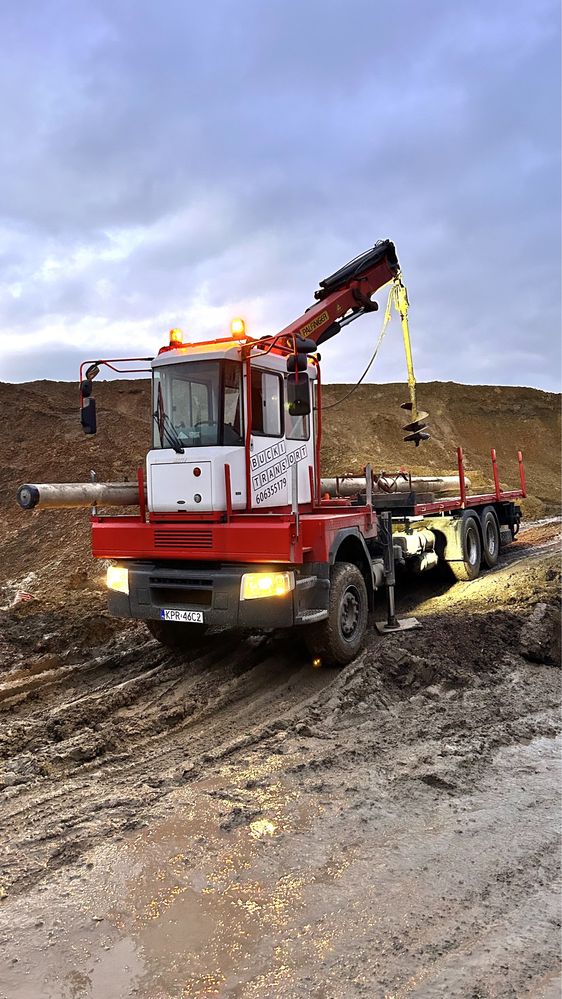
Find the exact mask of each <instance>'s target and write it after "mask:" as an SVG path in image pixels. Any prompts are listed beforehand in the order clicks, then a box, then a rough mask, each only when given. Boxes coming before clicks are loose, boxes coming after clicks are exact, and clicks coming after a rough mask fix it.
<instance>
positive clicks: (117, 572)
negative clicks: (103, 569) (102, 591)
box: [106, 565, 129, 593]
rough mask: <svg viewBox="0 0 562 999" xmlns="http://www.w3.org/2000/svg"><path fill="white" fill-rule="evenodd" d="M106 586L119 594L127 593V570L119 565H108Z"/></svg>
mask: <svg viewBox="0 0 562 999" xmlns="http://www.w3.org/2000/svg"><path fill="white" fill-rule="evenodd" d="M106 582H107V586H108V588H109V589H110V590H117V591H118V592H119V593H128V592H129V570H128V569H124V568H123V567H122V566H120V565H110V566H109V568H108V570H107V579H106Z"/></svg>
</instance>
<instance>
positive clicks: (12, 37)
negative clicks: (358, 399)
mask: <svg viewBox="0 0 562 999" xmlns="http://www.w3.org/2000/svg"><path fill="white" fill-rule="evenodd" d="M558 18H559V15H558V10H557V6H556V4H555V3H554V2H547V0H540V2H537V3H536V4H534V5H529V4H527V3H526V2H524V0H518V2H515V3H512V4H510V5H508V4H505V5H503V4H498V5H490V4H489V3H484V2H483V0H476V2H470V3H469V2H461V3H458V4H454V5H451V4H450V3H448V2H445V0H434V2H433V3H432V4H423V5H421V4H417V3H415V2H413V0H400V2H398V3H396V4H394V5H392V12H391V13H389V12H388V11H387V10H385V9H383V8H382V7H380V6H379V5H376V4H372V3H369V2H367V0H361V2H358V0H355V2H352V3H343V0H341V2H326V0H323V2H322V3H321V2H319V0H311V2H310V3H307V4H300V5H298V6H297V5H296V3H294V2H290V3H280V2H274V3H272V4H268V5H264V4H263V3H261V2H259V3H258V2H257V0H253V2H247V3H245V4H243V5H240V4H237V3H234V2H228V0H217V2H215V3H213V4H209V5H207V8H200V9H196V8H195V7H193V5H187V4H185V3H183V2H181V3H180V2H179V0H178V2H168V3H167V4H165V5H155V4H152V3H149V2H147V0H146V2H138V0H136V2H134V3H133V2H132V0H131V2H122V3H120V4H112V3H109V2H98V3H90V4H83V5H81V6H80V7H79V8H76V7H75V6H74V5H72V4H70V3H54V2H53V3H46V4H44V5H43V7H42V9H41V11H40V12H39V13H37V14H36V15H35V16H34V17H33V18H32V17H30V15H27V16H26V15H23V14H21V13H19V14H18V13H17V12H16V11H15V10H14V8H11V9H10V10H7V9H4V10H3V11H1V12H0V25H1V23H2V21H4V25H3V27H4V37H7V38H8V39H9V46H8V47H9V58H8V59H7V60H5V61H4V63H3V66H2V67H0V81H1V85H2V86H3V87H4V89H5V91H6V93H8V94H9V97H10V99H9V100H4V101H3V102H2V103H1V105H0V127H2V132H3V135H4V136H9V137H10V139H11V141H9V142H7V143H3V146H2V149H3V151H2V152H0V173H1V175H2V180H3V183H2V185H1V188H0V190H1V191H2V192H3V193H2V194H0V199H1V201H0V211H1V216H2V219H3V224H4V231H5V236H4V240H3V245H1V246H0V260H1V261H2V269H1V271H0V330H2V331H5V337H6V343H5V344H3V343H0V371H6V370H7V371H9V372H10V375H9V377H11V378H12V377H13V378H25V377H27V375H26V373H25V368H24V367H23V366H22V365H21V363H20V362H21V359H22V355H20V354H19V353H18V354H14V353H13V352H11V349H10V337H11V336H12V335H14V334H17V335H19V336H23V337H26V336H28V337H29V340H30V343H31V342H35V343H36V342H37V339H38V338H39V342H41V331H42V330H44V329H46V328H52V327H53V326H56V325H57V324H58V323H60V326H61V328H62V327H68V325H69V323H74V322H76V321H78V320H81V319H82V320H84V321H85V322H86V324H87V321H88V319H89V318H91V319H92V320H94V319H98V320H106V321H107V324H108V326H109V325H112V326H113V325H115V324H116V323H118V322H120V321H126V322H127V323H130V322H138V323H139V324H141V323H142V324H143V330H144V329H145V328H146V324H147V322H148V323H150V322H152V321H154V326H155V328H156V329H159V328H160V326H161V323H162V322H163V317H168V316H169V317H170V322H173V323H176V322H180V321H181V316H182V314H183V313H185V312H186V311H188V310H189V306H190V303H191V302H192V301H193V300H194V299H196V298H197V296H198V294H199V293H200V292H201V289H202V288H204V287H207V288H208V296H209V300H210V301H211V302H212V303H213V304H215V305H217V306H229V305H230V303H232V304H236V303H243V302H244V300H247V301H248V302H250V301H252V300H254V299H261V300H262V302H266V303H267V309H265V310H264V311H265V315H266V316H267V325H268V329H275V328H279V327H280V326H282V325H284V324H285V323H286V322H288V321H290V319H291V318H292V317H293V316H294V315H296V314H297V313H298V312H299V311H300V309H301V308H304V307H305V306H306V305H308V304H309V302H310V300H311V296H312V292H313V291H314V288H315V287H316V284H317V281H318V280H319V279H320V278H321V277H323V276H325V274H326V273H327V272H329V271H331V270H332V269H334V268H336V267H337V266H339V265H340V264H341V263H342V262H343V261H344V260H346V259H348V258H349V257H351V256H354V255H355V254H356V253H357V252H359V251H360V250H362V249H364V248H365V247H366V246H368V245H370V244H372V242H373V241H374V240H375V239H376V238H378V237H380V236H390V237H392V238H394V240H395V242H396V244H397V247H398V252H399V256H400V258H401V261H402V264H403V267H404V270H405V274H406V278H407V280H408V285H409V289H410V295H411V300H412V327H413V329H412V332H413V335H414V338H415V344H416V348H417V350H416V354H417V356H418V357H419V361H418V368H421V369H422V370H421V371H420V374H424V375H425V377H427V378H447V379H449V378H464V379H465V380H467V381H471V380H472V381H478V380H482V378H484V379H485V380H489V381H490V382H495V381H510V382H514V383H520V382H521V381H522V380H529V382H530V383H532V384H537V385H542V386H543V387H545V388H555V387H557V382H558V370H559V369H558V367H557V358H558V351H559V346H558V332H559V322H560V319H559V305H558V301H559V295H558V281H559V279H558V273H559V223H558V219H559V216H560V211H559V196H558V161H559V153H558V149H559V142H558V137H557V134H556V130H555V129H553V124H552V123H553V120H555V119H556V115H555V114H554V113H553V109H552V105H553V104H555V103H556V101H557V100H558V97H557V83H555V77H557V70H558V63H559V56H558V48H559V40H558V35H559V25H558ZM115 234H118V235H120V236H123V235H125V236H127V234H131V235H134V234H137V235H139V234H140V241H137V240H132V241H131V246H130V248H129V249H128V250H127V251H126V252H125V253H124V254H123V256H122V257H121V258H119V259H115V258H113V259H112V258H108V257H107V250H108V247H109V246H110V245H111V239H112V236H115ZM12 237H13V238H12ZM12 247H13V252H12ZM80 249H83V250H87V251H88V252H90V253H91V256H92V259H91V261H90V262H89V263H88V264H87V266H84V267H83V268H78V269H76V268H74V269H73V268H72V267H71V266H69V267H68V268H66V269H62V270H61V272H60V273H59V272H57V277H56V279H53V278H52V277H49V278H48V279H45V276H44V274H43V272H42V270H41V265H42V263H43V262H44V260H45V259H46V258H47V257H49V256H53V257H59V258H61V259H66V258H71V257H72V255H73V254H76V253H77V252H78V251H80ZM104 254H106V256H104ZM14 285H15V286H16V292H17V294H14V287H13V286H14ZM19 285H21V289H20V288H19V287H17V286H19ZM92 325H94V324H92ZM359 326H360V324H359V323H358V324H357V326H356V327H354V328H353V329H354V332H353V336H352V335H351V333H349V334H346V336H348V340H347V341H346V344H349V345H350V344H353V351H350V350H349V348H348V347H346V346H345V345H344V343H343V338H342V343H341V346H340V343H339V342H334V343H333V345H332V349H331V350H330V349H327V350H326V351H325V360H326V370H325V375H326V377H328V378H331V379H337V380H340V379H341V380H344V379H346V380H352V378H353V377H354V375H357V374H358V373H359V371H360V370H361V365H362V361H363V354H364V355H365V357H366V356H368V352H369V349H370V344H371V341H372V337H373V331H372V327H371V326H369V329H368V330H367V328H366V327H365V328H363V327H361V330H359ZM96 328H97V327H96ZM355 330H357V332H355ZM202 332H203V333H204V334H207V333H208V332H209V330H207V329H205V330H202ZM96 335H97V336H99V337H102V338H103V332H99V333H98V334H96ZM143 335H144V333H143ZM1 336H2V334H1V333H0V338H1ZM461 343H463V349H462V355H461V352H460V351H459V349H458V348H459V344H461ZM385 349H386V350H387V353H386V354H385V356H384V357H383V358H381V364H380V366H379V369H378V371H374V372H373V378H374V379H376V378H377V377H380V378H384V377H392V378H395V377H399V376H400V374H401V369H400V350H399V343H398V345H396V346H394V345H392V344H391V345H390V346H389V347H388V348H385ZM94 352H96V351H94ZM55 356H57V357H58V361H59V363H61V364H62V365H63V368H64V370H67V367H66V365H65V364H64V362H63V354H58V355H55V352H54V351H52V350H50V348H49V347H48V346H47V347H46V350H45V355H44V358H43V365H44V370H43V371H42V372H41V374H42V375H44V376H45V375H52V376H55V377H61V375H60V373H59V372H58V371H57V370H56V369H54V368H53V364H54V361H55ZM330 358H332V360H330ZM461 362H462V363H461ZM459 367H462V370H458V368H459ZM522 368H523V371H522ZM522 374H524V377H523V378H522Z"/></svg>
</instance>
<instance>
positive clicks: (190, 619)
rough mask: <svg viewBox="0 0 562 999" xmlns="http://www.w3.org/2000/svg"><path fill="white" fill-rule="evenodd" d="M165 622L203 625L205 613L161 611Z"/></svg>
mask: <svg viewBox="0 0 562 999" xmlns="http://www.w3.org/2000/svg"><path fill="white" fill-rule="evenodd" d="M160 617H161V618H162V620H163V621H184V622H185V623H186V624H203V620H204V619H203V611H188V610H161V611H160Z"/></svg>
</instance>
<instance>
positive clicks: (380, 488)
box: [321, 475, 471, 497]
mask: <svg viewBox="0 0 562 999" xmlns="http://www.w3.org/2000/svg"><path fill="white" fill-rule="evenodd" d="M464 481H465V488H466V489H470V485H471V482H470V479H469V478H467V477H466V476H465V480H464ZM410 483H411V484H410ZM366 489H367V482H366V479H365V478H364V477H363V476H356V477H353V478H350V477H344V476H342V477H341V478H329V479H322V480H321V491H322V493H323V494H325V493H328V495H329V496H330V497H335V496H344V497H345V496H357V494H358V493H364V492H366ZM409 492H419V493H433V494H434V495H435V496H458V492H459V480H458V477H457V476H456V475H436V476H430V475H412V476H411V477H410V476H403V477H402V476H399V477H397V478H395V477H394V476H392V475H386V476H385V475H378V476H375V477H374V479H373V493H374V494H380V493H389V494H392V493H409Z"/></svg>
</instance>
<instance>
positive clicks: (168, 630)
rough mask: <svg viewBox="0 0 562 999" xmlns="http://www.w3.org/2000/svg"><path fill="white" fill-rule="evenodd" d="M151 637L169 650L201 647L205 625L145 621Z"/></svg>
mask: <svg viewBox="0 0 562 999" xmlns="http://www.w3.org/2000/svg"><path fill="white" fill-rule="evenodd" d="M145 624H146V627H147V628H148V630H149V632H150V634H151V635H153V636H154V638H156V639H157V641H159V642H160V645H165V646H167V648H169V649H184V650H185V649H190V648H192V647H193V646H195V645H199V643H200V642H201V639H202V638H203V636H204V635H205V632H206V630H207V626H206V625H205V624H183V623H181V622H178V621H145Z"/></svg>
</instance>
